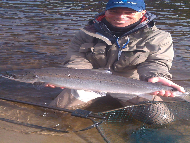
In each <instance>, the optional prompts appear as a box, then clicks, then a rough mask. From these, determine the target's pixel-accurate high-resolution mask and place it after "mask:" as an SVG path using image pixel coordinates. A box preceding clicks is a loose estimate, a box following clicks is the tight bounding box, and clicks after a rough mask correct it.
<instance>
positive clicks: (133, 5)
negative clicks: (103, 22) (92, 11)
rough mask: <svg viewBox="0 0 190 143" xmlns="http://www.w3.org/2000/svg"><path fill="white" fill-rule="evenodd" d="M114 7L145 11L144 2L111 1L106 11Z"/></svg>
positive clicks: (130, 0)
mask: <svg viewBox="0 0 190 143" xmlns="http://www.w3.org/2000/svg"><path fill="white" fill-rule="evenodd" d="M114 7H127V8H131V9H134V10H136V11H138V12H141V11H143V10H145V3H144V0H109V1H108V3H107V5H106V10H109V9H111V8H114Z"/></svg>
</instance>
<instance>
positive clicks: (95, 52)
mask: <svg viewBox="0 0 190 143" xmlns="http://www.w3.org/2000/svg"><path fill="white" fill-rule="evenodd" d="M79 52H81V53H85V55H86V59H87V60H88V61H89V62H90V63H91V64H92V66H93V67H94V68H102V67H105V65H106V63H107V57H106V44H104V43H97V44H95V45H94V43H84V44H82V45H81V47H80V50H79Z"/></svg>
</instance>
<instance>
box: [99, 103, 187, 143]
mask: <svg viewBox="0 0 190 143" xmlns="http://www.w3.org/2000/svg"><path fill="white" fill-rule="evenodd" d="M99 115H101V116H106V119H107V120H106V121H105V122H104V123H102V124H101V125H99V130H100V132H101V133H102V134H103V136H104V138H105V140H106V141H107V142H113V143H114V142H120V143H125V142H130V143H147V142H150V143H152V142H154V143H155V142H156V143H160V142H165V143H170V142H176V143H178V142H182V143H185V142H189V140H190V136H189V135H190V123H189V119H190V104H189V102H186V101H184V102H152V103H146V104H141V105H134V106H127V107H124V108H120V109H117V110H111V111H107V112H102V113H99Z"/></svg>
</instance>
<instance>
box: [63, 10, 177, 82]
mask: <svg viewBox="0 0 190 143" xmlns="http://www.w3.org/2000/svg"><path fill="white" fill-rule="evenodd" d="M104 17H105V15H104V13H101V14H99V15H98V16H96V18H95V19H94V20H92V21H90V22H89V24H88V25H87V26H85V27H84V28H83V29H81V30H80V31H79V32H78V33H77V34H76V35H75V37H74V38H73V40H72V42H71V44H70V46H69V48H68V51H67V57H66V60H65V66H66V67H69V68H85V69H92V68H95V69H98V68H103V69H109V70H111V71H112V72H113V74H117V75H121V76H125V77H130V78H137V79H138V78H140V79H141V80H148V78H151V77H157V76H162V77H166V78H169V79H170V78H171V74H170V73H169V69H170V68H171V65H172V60H173V56H174V52H173V44H172V38H171V35H170V34H169V33H168V32H165V31H162V30H159V29H158V28H157V27H156V26H155V24H154V22H153V19H154V18H155V16H154V15H152V14H150V13H149V12H147V13H146V14H145V15H144V17H143V18H142V20H141V22H140V24H138V25H137V26H136V27H134V28H133V29H131V30H130V31H128V32H126V33H124V34H123V35H122V36H120V37H117V36H115V35H114V34H112V32H111V31H110V30H109V29H108V28H107V26H106V25H105V24H104V23H103V22H102V19H103V18H104Z"/></svg>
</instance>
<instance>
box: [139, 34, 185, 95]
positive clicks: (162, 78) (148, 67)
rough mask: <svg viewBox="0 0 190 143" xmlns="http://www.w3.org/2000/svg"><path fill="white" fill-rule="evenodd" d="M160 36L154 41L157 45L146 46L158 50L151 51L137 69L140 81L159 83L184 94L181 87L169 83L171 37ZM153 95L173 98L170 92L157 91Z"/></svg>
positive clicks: (171, 51)
mask: <svg viewBox="0 0 190 143" xmlns="http://www.w3.org/2000/svg"><path fill="white" fill-rule="evenodd" d="M161 34H163V36H162V38H160V39H155V40H156V41H158V40H159V41H160V42H159V44H154V42H153V43H151V44H150V45H147V46H153V47H156V48H158V51H156V52H154V51H151V52H152V53H151V54H150V55H149V57H148V58H147V60H146V61H145V62H144V63H141V64H140V65H139V66H138V67H137V70H138V73H139V76H140V79H141V80H145V81H148V82H153V83H155V82H161V83H162V84H164V85H166V86H171V87H173V88H176V89H177V90H178V91H180V92H184V89H183V87H181V86H179V85H177V84H175V83H173V82H172V81H171V78H172V75H171V74H170V73H169V70H170V68H171V66H172V60H173V57H174V51H173V43H172V38H171V35H170V34H169V33H166V32H163V33H161ZM153 94H154V95H159V96H167V97H168V96H171V97H173V96H175V95H174V93H173V92H172V91H157V92H154V93H153Z"/></svg>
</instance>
